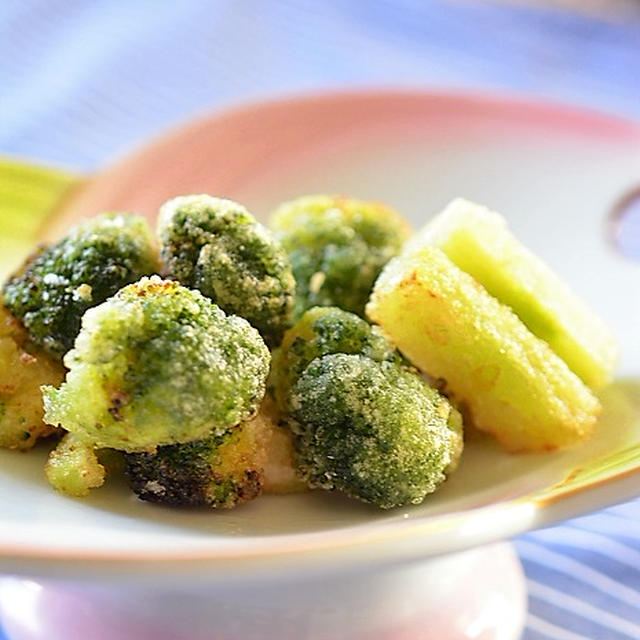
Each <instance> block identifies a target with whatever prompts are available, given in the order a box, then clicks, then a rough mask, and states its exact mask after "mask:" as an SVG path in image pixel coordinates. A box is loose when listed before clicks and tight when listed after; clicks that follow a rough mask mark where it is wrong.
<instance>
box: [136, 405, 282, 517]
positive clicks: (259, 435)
mask: <svg viewBox="0 0 640 640" xmlns="http://www.w3.org/2000/svg"><path fill="white" fill-rule="evenodd" d="M269 434H270V427H269V428H267V427H266V426H265V424H264V423H263V422H262V420H261V417H260V416H259V415H258V416H256V417H255V418H253V419H252V420H249V421H247V422H244V423H242V424H241V425H238V426H237V427H234V428H233V429H230V430H228V431H225V432H224V433H223V434H221V435H214V436H210V437H208V438H206V439H204V440H198V441H196V442H190V443H187V444H175V445H168V446H166V447H159V448H158V450H157V452H156V453H128V454H126V463H127V475H128V477H129V484H130V486H131V488H132V489H133V491H134V492H135V493H136V494H137V495H138V496H139V497H140V498H141V499H142V500H148V501H150V502H158V503H161V504H168V505H185V506H208V507H212V508H230V507H234V506H236V505H237V504H240V503H242V502H246V501H248V500H251V499H253V498H255V497H257V496H258V495H259V494H260V493H261V490H262V485H263V479H264V465H265V462H266V445H267V442H266V440H267V437H268V435H269Z"/></svg>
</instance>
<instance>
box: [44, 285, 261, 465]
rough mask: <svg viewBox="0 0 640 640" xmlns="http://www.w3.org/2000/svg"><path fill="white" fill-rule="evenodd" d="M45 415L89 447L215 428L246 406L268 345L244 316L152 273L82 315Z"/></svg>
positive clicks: (150, 443)
mask: <svg viewBox="0 0 640 640" xmlns="http://www.w3.org/2000/svg"><path fill="white" fill-rule="evenodd" d="M64 361H65V364H66V366H67V367H68V369H69V372H68V374H67V377H66V381H65V382H64V383H63V384H62V386H61V387H60V388H59V389H55V388H54V387H51V386H49V387H45V388H44V389H43V397H44V405H45V420H46V421H47V422H48V423H49V424H54V425H58V424H59V425H61V426H63V427H64V428H65V429H67V431H70V432H72V433H76V434H78V436H79V437H81V438H82V439H83V440H85V441H87V442H91V443H93V444H94V445H95V446H96V447H98V448H102V447H110V448H113V449H120V450H123V451H129V452H131V451H153V450H154V449H155V447H156V446H160V445H166V444H174V443H181V442H191V441H194V440H200V439H203V438H206V437H208V436H209V435H210V434H213V435H222V434H223V433H224V432H225V431H227V430H228V429H230V428H231V427H233V426H234V425H236V424H239V423H240V422H243V421H245V420H247V419H248V418H250V417H251V416H253V415H254V414H255V412H256V411H257V409H258V406H259V404H260V401H261V400H262V396H263V395H264V390H265V381H266V377H267V374H268V371H269V362H270V354H269V350H268V349H267V347H266V345H265V344H264V342H263V340H262V338H261V337H260V334H259V333H258V332H257V331H256V330H255V329H254V328H253V327H251V325H249V323H248V322H247V321H246V320H244V319H242V318H238V317H236V316H227V315H226V314H225V313H224V312H223V311H222V310H221V309H219V308H218V307H217V306H216V305H214V304H213V303H212V302H211V301H210V300H209V299H208V298H205V297H204V296H203V295H202V294H200V293H199V292H198V291H192V290H190V289H187V288H185V287H182V286H181V285H179V284H178V283H177V282H170V281H167V280H161V279H160V278H159V277H158V276H152V277H151V278H142V279H141V280H140V281H139V282H137V283H134V284H132V285H129V286H127V287H125V288H123V289H121V290H120V291H119V292H118V293H117V294H116V295H115V296H113V297H112V298H110V299H109V300H107V301H106V302H104V303H103V304H101V305H99V306H98V307H95V308H93V309H90V310H89V311H87V313H86V314H85V315H84V317H83V320H82V330H81V332H80V334H79V335H78V338H77V340H76V343H75V347H74V348H73V350H72V351H70V352H69V353H68V354H67V355H66V356H65V360H64Z"/></svg>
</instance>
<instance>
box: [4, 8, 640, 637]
mask: <svg viewBox="0 0 640 640" xmlns="http://www.w3.org/2000/svg"><path fill="white" fill-rule="evenodd" d="M358 87H411V88H421V89H430V88H440V89H442V88H454V89H465V90H473V91H481V92H499V93H502V94H516V95H519V96H523V97H530V98H533V99H544V100H551V101H556V102H562V103H567V104H572V105H578V106H582V107H587V108H591V109H597V110H603V111H606V112H609V113H612V114H616V115H619V116H623V117H627V118H635V119H640V0H582V1H581V0H555V1H553V0H548V1H544V0H520V1H518V2H516V1H508V0H494V1H492V2H490V1H471V0H468V1H465V2H463V1H459V2H458V1H451V2H445V1H441V0H324V1H317V2H314V1H312V0H262V1H260V0H212V1H208V2H207V1H205V0H183V1H181V2H161V1H158V0H129V1H128V2H118V1H116V0H114V1H108V0H95V1H93V2H82V1H81V0H76V1H70V0H20V1H17V0H16V1H13V0H2V2H1V3H0V154H1V155H10V156H16V157H19V158H24V159H30V160H33V161H35V162H38V163H44V164H50V165H53V166H61V167H67V168H70V169H74V170H79V171H83V172H87V171H92V170H96V169H97V168H99V167H101V166H104V165H105V164H106V163H108V162H110V161H111V160H113V159H114V158H116V157H118V156H119V155H121V154H123V153H126V152H127V151H129V150H131V149H133V148H135V147H136V146H137V145H139V144H140V143H142V142H143V141H145V140H147V139H148V138H149V137H150V136H154V135H157V134H159V133H161V132H163V131H164V130H166V129H167V128H168V127H170V126H173V125H175V124H178V123H181V122H184V121H186V120H188V119H190V118H192V117H193V116H197V115H199V114H202V113H205V112H208V111H210V110H212V109H216V110H218V109H223V108H225V107H227V106H230V105H234V104H237V103H242V102H246V101H250V100H257V99H263V98H267V97H272V96H279V95H282V94H297V93H304V92H311V91H316V90H325V89H339V88H349V89H353V88H358ZM638 171H639V177H640V167H639V168H638ZM635 295H640V289H639V291H638V292H636V294H635ZM516 545H517V549H518V551H519V553H520V556H521V559H522V561H523V564H524V567H525V570H526V572H527V577H528V580H529V591H530V617H529V624H528V628H527V631H526V634H525V638H526V640H541V639H547V638H550V639H555V640H585V639H589V640H608V639H611V640H620V639H627V640H628V639H629V638H632V639H636V640H637V639H638V638H640V504H639V503H638V502H635V503H629V504H626V505H621V506H618V507H614V508H612V509H609V510H607V511H606V512H601V513H598V514H594V515H592V516H588V517H585V518H581V519H578V520H573V521H571V522H567V523H565V524H563V525H562V526H559V527H554V528H553V529H548V530H546V531H542V532H537V533H533V534H530V535H527V536H524V537H523V538H520V539H519V540H518V541H517V542H516ZM2 637H3V636H2V631H1V630H0V638H2Z"/></svg>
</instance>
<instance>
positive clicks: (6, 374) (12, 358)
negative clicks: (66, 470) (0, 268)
mask: <svg viewBox="0 0 640 640" xmlns="http://www.w3.org/2000/svg"><path fill="white" fill-rule="evenodd" d="M63 378H64V368H63V366H62V365H61V364H59V363H58V362H57V361H55V360H54V359H53V358H51V357H50V356H49V355H48V354H46V353H45V352H44V351H43V350H42V349H40V348H38V347H37V346H36V345H34V344H33V343H32V342H31V341H30V340H29V337H28V335H27V332H26V331H25V329H24V327H23V326H22V325H21V324H20V322H18V320H16V318H14V317H13V315H12V314H11V313H10V312H9V310H8V309H7V308H6V307H4V306H2V303H1V301H0V447H6V448H8V449H20V450H26V449H30V448H31V447H33V445H34V444H35V443H36V440H37V439H38V438H40V437H44V436H48V435H50V434H51V433H53V432H54V431H55V428H54V427H52V426H50V425H47V424H45V423H44V422H43V420H42V415H43V408H42V395H41V393H40V386H41V385H43V384H60V383H61V382H62V380H63Z"/></svg>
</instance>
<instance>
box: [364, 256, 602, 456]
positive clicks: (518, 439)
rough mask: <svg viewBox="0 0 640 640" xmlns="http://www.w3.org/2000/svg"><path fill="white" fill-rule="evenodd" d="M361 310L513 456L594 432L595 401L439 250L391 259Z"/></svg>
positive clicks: (543, 345) (541, 344) (545, 348)
mask: <svg viewBox="0 0 640 640" xmlns="http://www.w3.org/2000/svg"><path fill="white" fill-rule="evenodd" d="M367 314H368V316H369V317H370V318H371V319H372V320H373V321H374V322H377V323H378V324H379V325H380V326H381V327H382V328H383V329H384V330H385V332H386V333H387V334H388V335H389V336H390V337H391V339H392V340H393V342H395V344H396V345H397V346H398V348H399V349H400V350H401V351H402V352H403V353H404V355H405V356H407V357H408V358H409V359H410V360H411V361H412V362H413V363H414V364H415V365H416V366H418V367H419V368H420V369H422V370H423V371H425V372H426V373H428V374H429V375H430V376H432V377H434V378H440V379H442V380H444V381H445V385H446V389H447V391H448V392H450V393H452V394H453V396H454V397H455V399H456V400H458V401H459V402H461V403H462V406H463V407H464V408H465V409H466V411H467V413H468V415H469V417H471V419H472V421H473V423H474V424H475V425H476V427H477V428H479V429H481V430H483V431H486V432H489V433H492V434H494V435H495V437H496V438H497V439H498V440H499V441H500V442H501V443H502V444H503V445H504V446H505V447H506V448H507V449H509V450H510V451H523V450H527V451H534V450H552V449H555V448H557V447H561V446H565V445H568V444H572V443H574V442H577V441H579V440H581V439H583V438H585V437H587V436H588V435H589V434H590V433H591V431H592V428H593V425H594V423H595V420H596V417H597V415H598V413H599V411H600V404H599V402H598V400H597V398H596V397H595V396H594V395H593V394H592V393H591V391H590V390H589V389H588V388H587V387H586V386H585V385H584V384H583V383H582V381H581V380H580V379H579V378H578V376H576V375H575V374H574V373H573V372H572V371H571V370H570V369H569V367H568V366H567V365H566V364H565V363H564V361H563V360H561V359H560V358H559V357H558V356H557V355H556V354H555V353H554V352H553V351H552V350H551V349H550V348H549V346H548V345H547V344H546V343H545V342H544V341H542V340H540V339H539V338H537V337H536V336H534V335H533V333H531V331H529V330H528V329H527V327H525V325H524V324H523V323H522V322H521V321H520V320H519V319H518V317H517V316H516V315H515V314H514V313H513V312H512V311H511V310H510V309H509V308H508V307H506V306H505V305H502V304H500V303H499V302H498V301H497V300H496V299H495V298H494V297H493V296H491V295H489V293H487V291H486V290H485V289H484V288H483V287H482V286H480V285H479V284H478V283H477V282H476V281H475V280H474V279H473V278H472V277H471V276H469V275H468V274H466V273H464V272H463V271H461V270H460V269H459V268H458V267H456V266H455V265H454V264H453V263H452V262H451V260H449V258H447V257H446V256H445V255H444V253H443V252H442V251H440V250H439V249H437V248H434V247H425V248H423V249H421V250H415V251H413V252H408V253H406V254H403V255H402V256H400V257H398V258H394V259H393V260H391V262H389V263H388V264H387V266H386V267H385V268H384V270H383V271H382V273H381V275H380V277H379V278H378V280H377V282H376V284H375V287H374V290H373V294H372V296H371V299H370V302H369V304H368V306H367Z"/></svg>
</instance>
